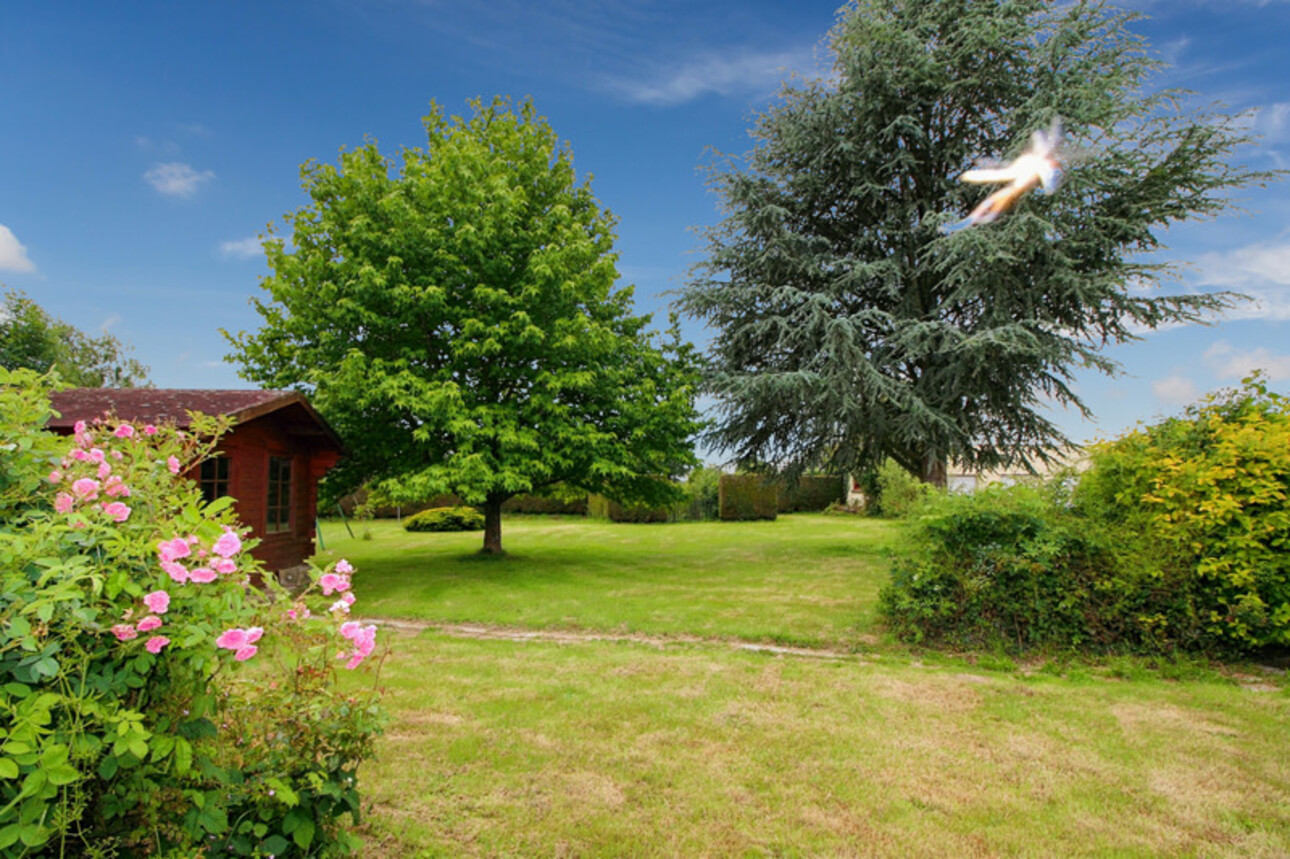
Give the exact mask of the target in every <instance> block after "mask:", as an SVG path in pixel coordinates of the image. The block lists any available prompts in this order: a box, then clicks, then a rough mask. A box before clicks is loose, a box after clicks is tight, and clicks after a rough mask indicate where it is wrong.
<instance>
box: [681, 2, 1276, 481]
mask: <svg viewBox="0 0 1290 859" xmlns="http://www.w3.org/2000/svg"><path fill="white" fill-rule="evenodd" d="M1132 21H1133V18H1132V16H1128V15H1121V14H1119V13H1117V12H1115V11H1114V10H1113V9H1111V8H1110V7H1107V6H1104V5H1102V4H1100V3H1086V2H1074V3H1058V2H1048V0H1011V2H999V0H936V2H931V0H902V2H892V0H855V2H851V3H849V4H847V5H846V6H845V7H844V8H843V9H842V11H841V13H840V17H839V22H838V24H837V26H836V28H835V29H834V30H833V32H832V33H831V39H830V43H831V47H832V49H833V55H834V70H833V71H834V73H833V75H832V76H830V77H828V78H825V79H821V80H815V81H794V83H793V84H791V85H790V86H788V87H787V88H786V89H785V91H784V94H783V98H782V100H781V101H780V102H779V103H778V104H777V105H776V106H775V107H773V108H772V109H770V110H768V111H767V112H766V113H764V114H762V115H761V116H759V117H758V118H757V120H756V122H755V125H754V127H753V129H752V135H753V137H754V139H755V146H754V149H753V150H752V151H751V152H750V153H748V154H747V156H746V157H745V158H744V159H743V160H742V161H735V160H734V159H731V160H730V161H728V162H722V163H718V164H717V165H716V166H715V168H714V170H713V171H712V186H713V188H714V189H715V191H716V192H717V193H718V195H719V196H720V197H721V199H722V202H723V204H724V206H725V209H726V212H727V216H726V218H725V220H724V221H722V222H721V223H720V224H718V225H716V226H715V227H712V228H710V229H709V230H708V231H707V233H706V236H707V245H708V247H707V258H706V261H705V262H704V263H702V264H701V265H700V266H699V267H698V268H697V270H696V273H695V277H694V279H693V280H692V282H691V283H690V284H689V285H688V286H687V287H686V288H685V290H684V291H683V293H682V297H681V299H680V302H679V306H680V307H681V308H682V310H683V311H684V312H686V313H687V314H689V315H691V316H693V317H696V318H698V319H700V320H702V321H704V322H706V323H707V324H708V325H709V326H710V327H711V328H712V329H713V330H714V331H715V336H714V338H713V339H712V342H711V347H710V351H709V357H710V361H709V365H708V372H707V375H706V383H705V384H706V388H707V392H708V393H710V394H711V395H712V396H714V397H715V398H716V400H717V404H718V409H719V412H720V417H719V419H718V421H717V423H716V425H715V428H714V430H713V432H712V435H711V441H712V443H714V444H715V445H716V446H717V447H718V448H719V449H722V450H727V451H732V452H733V453H734V454H735V457H736V459H737V461H738V462H739V463H740V464H741V465H749V466H752V465H755V464H757V463H768V462H770V463H777V464H781V465H783V466H785V467H787V468H789V469H791V470H805V469H810V468H815V467H819V468H824V469H827V470H834V468H836V469H837V470H843V471H849V472H853V473H863V472H864V471H866V470H869V469H874V468H877V467H878V466H880V465H881V463H883V462H884V461H885V460H886V459H888V458H892V459H895V460H896V461H897V462H898V463H900V465H902V466H903V467H904V468H905V469H906V470H908V471H910V472H911V473H914V474H916V475H919V476H921V477H923V478H924V479H928V480H933V481H936V482H942V481H943V479H944V466H945V464H946V463H947V462H948V461H956V462H958V463H961V464H963V465H965V466H968V467H972V468H980V469H990V468H995V467H1000V466H1014V465H1016V464H1026V463H1028V462H1032V461H1036V460H1038V461H1046V460H1047V459H1048V458H1049V457H1050V451H1052V450H1054V449H1059V448H1060V447H1062V443H1063V442H1064V440H1065V439H1064V437H1063V434H1062V433H1061V431H1060V429H1059V428H1058V427H1057V426H1056V425H1055V424H1054V423H1053V422H1052V421H1051V420H1050V419H1049V418H1048V417H1046V414H1049V413H1051V408H1052V405H1053V404H1058V405H1063V406H1070V407H1074V408H1076V409H1079V410H1081V411H1082V410H1084V405H1083V403H1082V402H1081V401H1080V399H1079V396H1078V394H1077V393H1076V392H1075V391H1074V390H1073V389H1072V388H1071V386H1070V381H1071V378H1072V374H1073V373H1074V372H1075V371H1077V370H1079V369H1082V368H1084V367H1093V368H1096V369H1098V370H1101V371H1103V372H1106V373H1114V372H1116V371H1117V370H1118V367H1117V365H1116V364H1115V363H1114V362H1113V361H1112V360H1110V359H1109V358H1108V357H1106V355H1105V354H1103V352H1102V348H1103V346H1104V345H1106V344H1112V343H1116V342H1120V341H1126V340H1132V339H1135V338H1136V337H1137V336H1138V333H1139V332H1140V331H1141V330H1142V329H1150V328H1156V327H1159V326H1161V325H1164V324H1172V323H1177V322H1189V321H1194V320H1197V319H1200V318H1202V317H1204V316H1205V315H1206V314H1208V313H1209V312H1211V311H1213V310H1215V309H1218V308H1221V307H1224V306H1226V305H1227V304H1228V303H1229V301H1230V296H1226V295H1215V294H1203V295H1168V294H1165V295H1161V294H1152V293H1151V292H1150V291H1149V290H1147V289H1144V288H1143V286H1144V285H1152V284H1159V283H1161V282H1162V281H1163V280H1164V278H1165V277H1166V276H1167V275H1168V270H1167V267H1165V266H1163V265H1161V264H1160V263H1159V262H1158V259H1157V258H1156V257H1154V256H1151V255H1149V254H1146V253H1144V252H1148V251H1152V250H1156V249H1159V248H1160V247H1161V246H1162V245H1161V236H1162V235H1163V229H1164V228H1165V227H1167V226H1169V225H1170V224H1173V223H1176V222H1178V221H1182V220H1187V219H1192V218H1197V217H1206V216H1212V215H1214V214H1216V213H1218V212H1221V211H1223V210H1224V209H1225V208H1227V207H1228V196H1227V195H1228V193H1229V192H1230V191H1231V190H1232V189H1235V188H1239V187H1241V186H1245V185H1249V184H1251V183H1258V182H1262V181H1264V180H1267V179H1269V178H1271V176H1272V175H1273V174H1269V173H1261V172H1256V171H1249V170H1245V169H1243V168H1240V167H1235V166H1232V165H1231V164H1230V163H1229V159H1230V157H1231V154H1232V152H1233V150H1234V149H1236V148H1237V147H1238V146H1239V145H1240V144H1242V143H1243V142H1245V141H1246V138H1245V137H1244V135H1243V133H1242V132H1241V130H1240V125H1239V123H1237V122H1235V121H1234V120H1232V119H1231V118H1230V117H1226V116H1223V115H1205V114H1197V113H1189V112H1187V109H1186V108H1185V107H1183V106H1180V105H1181V104H1183V102H1182V101H1180V100H1179V98H1177V96H1178V94H1177V93H1171V92H1154V93H1153V92H1151V91H1150V89H1149V88H1148V85H1149V83H1150V79H1151V75H1152V73H1153V72H1154V71H1155V70H1156V69H1157V68H1158V66H1159V63H1158V62H1157V61H1156V60H1154V59H1152V58H1151V57H1150V55H1149V54H1148V53H1147V52H1146V50H1145V46H1144V44H1143V42H1142V40H1141V39H1140V38H1139V37H1137V36H1135V35H1134V34H1133V33H1132V32H1131V31H1130V30H1129V25H1130V24H1131V23H1132ZM1055 116H1060V117H1062V118H1063V119H1064V121H1065V124H1066V127H1067V129H1068V131H1069V133H1070V137H1071V139H1072V143H1073V145H1074V146H1075V147H1076V148H1078V149H1079V150H1080V157H1079V159H1078V160H1076V161H1074V162H1072V163H1071V165H1070V167H1069V170H1068V171H1067V176H1066V179H1065V183H1064V184H1063V186H1062V187H1061V188H1060V189H1059V191H1058V192H1057V193H1056V194H1055V195H1053V196H1042V195H1031V196H1029V197H1027V198H1026V199H1024V200H1023V201H1022V202H1021V203H1020V205H1019V206H1018V207H1017V209H1016V210H1015V211H1013V212H1012V213H1010V214H1009V215H1006V216H1004V217H1003V218H1001V219H1000V220H999V221H998V222H996V223H993V224H989V225H985V226H979V227H973V228H970V229H966V230H962V231H959V232H954V233H952V234H948V235H947V234H945V233H944V232H943V230H942V228H943V227H944V226H945V225H947V224H948V223H950V222H953V221H956V220H958V219H959V218H961V217H962V216H963V215H964V214H965V213H966V212H967V211H968V210H969V209H970V208H971V207H972V206H973V205H974V204H975V203H977V202H978V201H979V200H980V199H982V197H983V196H984V195H985V194H987V193H989V190H990V189H988V188H982V187H981V186H973V185H968V184H965V183H963V182H960V181H959V178H958V177H959V175H960V174H961V173H962V172H963V171H964V170H965V169H967V168H969V167H971V166H973V164H974V162H975V161H976V160H977V159H980V158H982V157H994V158H1001V159H1006V158H1010V157H1012V156H1014V155H1016V154H1017V153H1018V152H1019V151H1020V150H1021V149H1022V148H1023V147H1024V146H1025V145H1026V144H1027V142H1028V140H1029V137H1030V135H1031V133H1032V132H1033V131H1034V130H1036V129H1039V128H1046V127H1047V126H1048V125H1049V123H1050V122H1051V120H1052V119H1053V118H1054V117H1055Z"/></svg>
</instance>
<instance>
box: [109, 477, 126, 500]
mask: <svg viewBox="0 0 1290 859" xmlns="http://www.w3.org/2000/svg"><path fill="white" fill-rule="evenodd" d="M103 491H104V492H105V493H106V494H108V495H111V496H112V497H113V498H129V497H130V487H128V486H126V485H125V484H124V483H122V482H121V478H119V477H117V476H116V475H115V474H114V475H112V476H111V477H109V478H108V481H107V483H105V484H103Z"/></svg>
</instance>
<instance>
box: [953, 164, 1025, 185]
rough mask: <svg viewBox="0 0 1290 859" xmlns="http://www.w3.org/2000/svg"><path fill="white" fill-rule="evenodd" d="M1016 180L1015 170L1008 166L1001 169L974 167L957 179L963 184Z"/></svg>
mask: <svg viewBox="0 0 1290 859" xmlns="http://www.w3.org/2000/svg"><path fill="white" fill-rule="evenodd" d="M1016 178H1017V170H1016V168H1015V167H1014V166H1013V165H1011V164H1008V165H1006V166H1003V167H975V168H973V169H971V170H968V171H966V172H965V173H964V174H963V175H962V176H960V177H959V179H960V180H961V181H963V182H982V183H984V182H1011V181H1013V180H1014V179H1016Z"/></svg>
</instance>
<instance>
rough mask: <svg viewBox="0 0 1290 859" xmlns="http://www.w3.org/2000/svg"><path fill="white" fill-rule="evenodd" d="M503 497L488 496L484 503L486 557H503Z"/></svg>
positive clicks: (484, 551)
mask: <svg viewBox="0 0 1290 859" xmlns="http://www.w3.org/2000/svg"><path fill="white" fill-rule="evenodd" d="M505 500H506V499H505V498H503V497H501V496H493V495H490V496H488V499H487V500H486V501H485V502H484V548H483V549H481V550H480V551H481V553H482V554H485V555H503V554H505V552H503V551H502V502H503V501H505Z"/></svg>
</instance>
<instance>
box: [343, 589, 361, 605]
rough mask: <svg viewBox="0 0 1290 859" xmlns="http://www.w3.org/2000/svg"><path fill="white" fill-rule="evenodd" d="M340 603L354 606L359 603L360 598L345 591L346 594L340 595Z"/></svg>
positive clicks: (351, 592)
mask: <svg viewBox="0 0 1290 859" xmlns="http://www.w3.org/2000/svg"><path fill="white" fill-rule="evenodd" d="M340 601H341V602H343V603H345V605H351V606H352V605H353V604H354V603H356V602H358V597H356V596H354V592H353V591H345V593H343V594H341V595H340Z"/></svg>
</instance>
